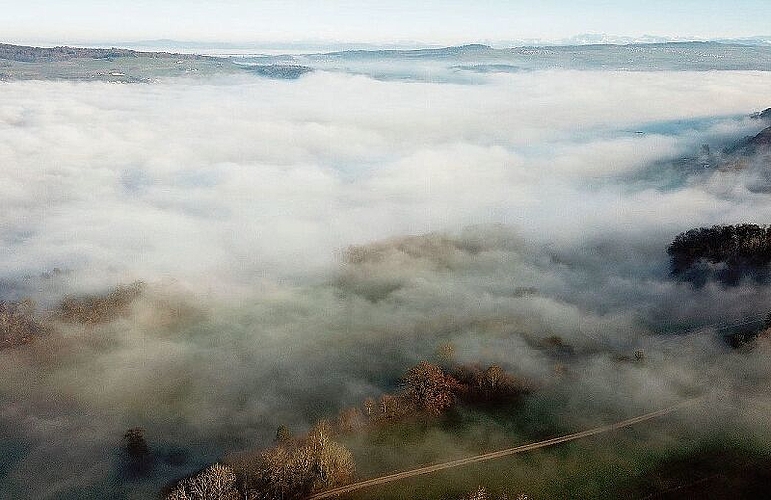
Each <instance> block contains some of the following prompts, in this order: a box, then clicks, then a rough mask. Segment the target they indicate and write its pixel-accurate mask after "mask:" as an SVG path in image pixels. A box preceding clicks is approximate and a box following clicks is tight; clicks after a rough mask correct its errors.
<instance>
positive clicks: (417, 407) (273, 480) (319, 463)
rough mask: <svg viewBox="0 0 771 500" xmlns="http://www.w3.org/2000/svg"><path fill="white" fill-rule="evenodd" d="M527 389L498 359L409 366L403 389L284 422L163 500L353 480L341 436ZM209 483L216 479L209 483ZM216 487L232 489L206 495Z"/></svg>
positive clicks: (255, 499)
mask: <svg viewBox="0 0 771 500" xmlns="http://www.w3.org/2000/svg"><path fill="white" fill-rule="evenodd" d="M528 390H529V389H528V386H527V384H525V383H524V382H522V381H520V380H518V379H517V378H515V377H513V376H512V375H510V374H508V373H507V372H506V371H504V370H503V369H502V368H501V367H499V366H497V365H493V366H490V367H488V368H485V369H482V368H480V367H476V366H467V365H459V366H456V367H454V368H450V369H447V370H445V369H443V368H442V367H440V366H439V365H436V364H433V363H429V362H427V361H423V362H421V363H418V364H417V365H415V366H413V367H412V368H410V369H409V370H407V372H406V373H405V375H404V377H403V378H402V387H401V390H400V391H399V392H398V393H396V394H384V395H382V396H381V397H380V398H379V399H378V400H377V401H376V400H375V399H373V398H368V399H366V400H365V401H364V402H363V404H362V405H361V407H352V408H347V409H345V410H343V411H342V412H340V414H339V415H338V416H337V417H336V418H335V419H334V420H332V421H331V422H328V421H322V422H320V423H318V424H316V425H315V426H314V427H313V428H312V429H311V430H310V431H309V432H308V433H307V434H305V435H303V436H300V437H298V438H295V437H292V434H291V432H290V430H289V429H288V428H287V427H284V426H281V427H279V428H278V430H277V432H276V442H275V445H274V446H272V447H270V448H268V449H266V450H262V451H254V452H244V453H240V454H238V455H235V456H233V457H230V458H229V459H228V460H226V462H227V463H228V464H229V466H228V467H225V466H219V468H217V469H212V468H209V469H206V470H204V471H203V472H201V473H200V474H198V475H196V476H193V477H191V478H188V479H185V480H183V481H182V482H180V483H179V484H178V485H177V486H176V488H175V489H174V490H172V492H171V493H170V494H169V495H168V496H167V497H166V498H165V500H210V499H212V500H213V499H219V498H223V499H227V500H234V499H243V500H299V499H302V498H304V497H307V496H309V495H310V494H312V493H314V492H318V491H323V490H326V489H329V488H333V487H336V486H340V485H342V484H346V483H348V482H350V481H351V480H352V479H353V478H354V474H355V469H356V468H355V463H354V460H353V455H352V454H351V452H350V451H349V450H348V449H347V448H345V446H343V445H342V444H340V443H338V442H336V441H334V438H335V436H337V435H340V434H345V433H352V432H357V431H366V429H367V428H368V427H370V426H379V425H387V424H390V423H396V422H399V421H402V420H404V419H407V418H415V417H421V416H422V417H428V418H431V417H437V416H440V415H441V414H443V413H444V412H446V411H447V410H448V409H450V408H452V406H453V405H454V404H456V403H457V402H461V401H462V402H466V403H469V404H479V403H499V402H506V401H511V400H512V398H516V397H518V396H520V395H521V394H523V393H525V392H527V391H528ZM132 431H134V430H129V432H128V433H127V435H126V436H127V438H126V437H124V439H127V443H128V444H130V443H133V444H131V446H129V447H130V448H134V449H135V455H136V456H137V457H141V456H143V451H144V447H143V446H142V441H139V440H137V439H136V436H134V434H132ZM130 434H131V435H130ZM128 444H127V445H124V446H128ZM213 467H215V466H213ZM223 478H231V479H232V480H231V479H227V480H225V479H223ZM207 482H214V483H215V484H212V485H207V484H205V483H207ZM210 491H216V492H220V491H225V492H226V493H217V494H219V495H225V496H206V495H210V493H208V492H210ZM480 491H481V492H482V493H480V494H486V493H484V490H480ZM202 492H204V493H202ZM227 495H229V496H227ZM473 498H474V499H477V498H478V499H479V500H483V499H484V500H487V499H488V498H490V497H487V496H479V497H473ZM524 498H525V497H522V500H524Z"/></svg>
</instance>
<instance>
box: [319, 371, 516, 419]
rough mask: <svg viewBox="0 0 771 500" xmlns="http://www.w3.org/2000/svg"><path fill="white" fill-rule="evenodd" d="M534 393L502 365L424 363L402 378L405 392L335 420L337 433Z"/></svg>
mask: <svg viewBox="0 0 771 500" xmlns="http://www.w3.org/2000/svg"><path fill="white" fill-rule="evenodd" d="M529 391H530V387H529V385H528V384H527V383H526V382H525V381H523V380H520V379H518V378H516V377H514V376H513V375H511V374H509V373H507V372H506V371H505V370H504V369H503V368H501V367H500V366H498V365H492V366H489V367H487V368H485V369H483V368H480V367H478V366H473V365H456V366H453V367H449V368H446V369H445V368H442V367H441V366H439V365H436V364H433V363H429V362H428V361H422V362H420V363H418V364H417V365H415V366H413V367H412V368H410V369H409V370H407V372H406V373H405V374H404V376H403V377H402V387H401V391H400V392H398V393H396V394H383V395H382V396H380V398H379V399H377V400H376V399H373V398H367V399H366V400H364V403H363V404H362V406H361V408H358V407H353V408H346V409H345V410H343V411H342V412H340V414H339V415H338V417H337V418H336V419H335V421H334V423H335V430H336V431H337V432H341V433H349V432H354V431H357V430H361V429H365V428H366V427H368V426H377V425H385V424H390V423H396V422H399V421H402V420H404V419H408V418H416V417H421V416H422V417H438V416H440V415H442V414H443V413H445V412H446V411H447V410H449V409H450V408H452V407H453V406H454V405H455V404H456V403H459V402H462V403H466V404H470V405H480V404H484V405H494V404H500V403H508V402H511V401H513V400H515V399H516V398H518V397H520V396H522V395H523V394H526V393H528V392H529Z"/></svg>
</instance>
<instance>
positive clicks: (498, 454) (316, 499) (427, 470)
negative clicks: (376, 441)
mask: <svg viewBox="0 0 771 500" xmlns="http://www.w3.org/2000/svg"><path fill="white" fill-rule="evenodd" d="M700 399H701V398H694V399H689V400H686V401H683V402H681V403H678V404H676V405H673V406H670V407H668V408H663V409H661V410H656V411H652V412H650V413H646V414H644V415H639V416H637V417H632V418H628V419H626V420H621V421H620V422H615V423H612V424H608V425H602V426H600V427H595V428H593V429H587V430H585V431H581V432H574V433H573V434H566V435H564V436H559V437H555V438H551V439H547V440H545V441H538V442H536V443H530V444H524V445H521V446H516V447H514V448H507V449H505V450H500V451H494V452H491V453H484V454H482V455H476V456H473V457H468V458H461V459H458V460H452V461H450V462H444V463H441V464H434V465H427V466H425V467H419V468H417V469H412V470H406V471H403V472H397V473H395V474H389V475H387V476H382V477H376V478H372V479H367V480H366V481H360V482H358V483H352V484H348V485H346V486H340V487H338V488H333V489H331V490H327V491H322V492H321V493H316V494H315V495H313V496H310V497H308V500H321V499H323V498H332V497H335V496H338V495H342V494H344V493H350V492H352V491H356V490H361V489H363V488H369V487H371V486H378V485H381V484H386V483H391V482H394V481H399V480H401V479H407V478H410V477H415V476H422V475H424V474H431V473H432V472H437V471H440V470H445V469H452V468H455V467H462V466H464V465H469V464H475V463H479V462H486V461H488V460H495V459H496V458H502V457H507V456H509V455H515V454H517V453H522V452H525V451H532V450H537V449H539V448H546V447H548V446H554V445H555V444H560V443H566V442H568V441H574V440H576V439H581V438H585V437H589V436H594V435H597V434H602V433H604V432H610V431H615V430H617V429H622V428H624V427H629V426H632V425H635V424H638V423H640V422H645V421H646V420H652V419H654V418H658V417H662V416H664V415H667V414H669V413H672V412H674V411H676V410H678V409H680V408H683V407H685V406H689V405H692V404H694V403H696V402H697V401H699V400H700Z"/></svg>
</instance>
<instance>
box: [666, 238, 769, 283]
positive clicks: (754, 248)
mask: <svg viewBox="0 0 771 500" xmlns="http://www.w3.org/2000/svg"><path fill="white" fill-rule="evenodd" d="M667 253H668V254H669V256H670V257H671V259H672V260H671V264H672V274H673V275H674V276H677V277H679V278H681V279H684V280H686V281H691V282H693V283H694V284H696V285H703V284H705V283H706V282H707V281H709V280H716V281H719V282H721V283H724V284H727V285H736V284H738V283H739V282H740V281H741V280H742V279H744V278H749V279H752V280H755V281H758V282H766V281H768V278H769V263H771V227H769V226H758V225H756V224H739V225H728V226H712V227H709V228H708V227H701V228H696V229H691V230H689V231H686V232H684V233H681V234H679V235H678V236H677V237H676V238H675V239H674V241H673V242H672V243H671V244H670V245H669V247H668V248H667Z"/></svg>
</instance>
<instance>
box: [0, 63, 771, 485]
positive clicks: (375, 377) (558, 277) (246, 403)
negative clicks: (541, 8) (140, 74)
mask: <svg viewBox="0 0 771 500" xmlns="http://www.w3.org/2000/svg"><path fill="white" fill-rule="evenodd" d="M480 78H483V81H482V83H481V84H475V85H456V84H429V83H415V82H383V81H374V80H371V79H368V78H365V77H361V76H349V75H342V74H333V73H325V72H315V73H313V74H311V75H308V76H305V77H303V78H301V79H299V80H297V81H292V82H284V81H268V80H260V79H254V78H251V77H248V78H247V77H243V78H241V77H238V78H236V77H228V78H224V77H223V78H221V79H211V80H199V81H168V82H161V83H158V84H153V85H110V84H104V83H76V84H73V83H51V82H23V83H10V84H2V86H0V165H2V167H0V168H2V170H1V172H2V182H1V183H0V249H2V254H3V256H4V258H3V260H2V262H0V282H2V286H0V293H2V294H3V298H9V299H14V298H18V297H19V296H21V295H31V296H33V297H34V298H35V299H36V300H37V301H38V302H39V303H40V307H41V308H42V309H43V310H45V309H50V308H52V307H53V305H54V304H55V303H56V301H57V300H58V299H59V298H61V297H62V296H64V295H66V294H72V293H82V292H91V291H98V290H103V289H105V288H107V287H110V286H114V285H115V284H117V283H129V282H132V281H134V280H137V279H141V280H144V281H146V282H147V283H148V288H147V291H146V293H145V294H144V295H143V297H142V298H141V299H140V300H138V301H137V302H135V303H134V305H133V309H132V311H131V313H130V314H129V315H127V316H126V317H124V318H120V319H118V320H116V321H115V322H112V323H108V324H105V325H96V326H91V327H81V326H73V325H65V324H63V325H59V333H57V334H56V335H53V336H51V337H50V338H46V339H43V340H41V341H40V342H37V343H33V344H31V345H29V346H26V347H23V348H19V349H14V350H5V351H0V357H1V358H2V363H3V366H4V375H3V377H2V378H0V421H2V422H3V423H4V424H7V425H5V428H6V429H9V430H8V431H7V432H5V433H0V439H3V440H4V442H8V443H10V444H9V447H8V448H9V449H12V450H18V453H16V454H14V453H10V454H9V458H7V459H5V460H4V461H0V466H2V468H0V471H2V470H4V471H5V476H4V479H2V480H0V493H5V494H8V495H10V496H11V497H13V496H14V495H16V496H24V495H27V496H34V497H35V498H68V497H76V496H77V495H76V492H78V491H82V489H84V488H85V489H88V490H89V491H95V492H100V493H104V492H110V494H112V495H117V496H124V497H127V498H143V497H147V496H148V495H150V494H152V492H153V491H156V489H157V488H158V486H159V485H160V484H163V483H164V482H165V481H168V480H170V479H173V478H175V477H178V476H180V475H183V474H186V473H189V472H191V471H192V470H195V468H196V467H198V466H201V465H203V464H205V463H206V462H207V461H209V460H214V459H216V458H217V457H218V456H221V455H222V454H223V453H226V452H228V451H232V450H235V449H238V448H240V447H244V446H256V445H261V444H266V443H268V442H269V441H270V439H271V437H272V435H273V432H274V431H275V428H276V426H277V425H279V424H288V425H290V426H291V427H293V428H296V429H300V428H303V427H306V426H308V425H310V424H311V423H312V422H313V421H314V420H316V419H317V418H320V417H324V416H328V415H330V414H333V413H334V412H335V411H336V410H338V409H339V408H341V407H342V406H344V405H349V404H355V403H357V402H359V401H361V400H362V399H363V398H365V397H368V396H377V395H378V394H380V393H382V392H383V391H387V390H391V389H392V388H393V384H394V382H395V380H396V379H397V377H398V376H399V375H400V373H402V372H403V370H404V369H405V368H406V367H407V366H409V365H410V364H412V363H415V362H417V361H419V360H421V359H424V358H427V357H430V356H431V355H432V353H433V352H434V351H435V350H436V348H437V347H438V346H439V345H441V344H442V343H446V342H452V343H453V344H454V345H456V346H457V350H458V353H459V354H458V355H459V357H460V358H461V360H463V361H469V362H480V363H500V364H501V365H502V366H504V367H505V368H507V369H509V370H512V371H514V372H515V373H517V374H519V375H521V376H525V377H528V378H529V379H533V380H535V381H539V382H542V383H544V384H545V383H546V382H547V381H549V380H551V379H552V378H553V377H554V373H555V365H556V364H558V363H561V362H564V360H561V359H558V356H555V354H554V353H552V352H550V351H549V349H547V348H546V347H544V346H545V344H544V343H543V341H544V339H547V338H549V337H554V336H559V337H560V338H561V339H562V341H563V342H564V343H565V344H566V345H569V346H570V348H571V349H572V350H573V351H572V352H573V353H574V356H575V357H574V360H573V361H572V362H571V363H572V364H571V366H570V367H569V369H570V370H572V371H573V372H574V373H576V374H577V375H576V377H575V378H572V379H570V380H572V382H566V383H565V385H564V387H565V389H564V392H562V393H560V394H561V396H560V397H562V398H564V404H565V405H566V406H565V408H575V409H577V408H586V407H588V408H589V410H591V409H592V408H595V409H596V408H597V407H607V408H610V409H612V410H614V411H618V412H619V413H623V412H624V411H625V410H624V409H625V408H626V409H627V410H628V409H629V408H630V407H631V408H636V407H639V408H643V407H646V405H650V404H651V402H654V403H661V404H665V403H670V402H673V401H676V400H677V399H678V398H680V397H682V396H683V394H684V393H686V392H688V391H691V392H697V391H699V390H702V391H703V390H709V391H717V392H719V393H721V391H722V393H725V392H729V391H733V390H735V389H736V387H744V389H746V392H747V395H746V396H745V395H742V396H741V397H748V398H755V399H753V401H755V400H757V401H760V402H764V401H767V400H768V397H767V395H764V394H765V393H763V392H761V390H760V388H759V386H760V385H761V384H760V383H758V384H757V385H752V384H745V385H742V384H744V382H743V381H744V380H745V377H746V376H747V375H751V376H752V377H753V380H757V381H767V380H768V379H769V375H771V374H769V373H767V372H768V370H767V369H766V368H765V364H764V363H763V359H764V358H763V357H764V356H765V351H763V350H762V349H758V350H756V351H753V352H752V353H749V354H747V353H744V354H739V353H736V352H730V350H729V349H728V348H727V347H726V346H725V344H724V343H722V341H721V340H720V332H718V331H714V330H713V331H709V332H707V334H706V335H702V334H691V335H680V336H671V335H670V336H661V335H660V332H662V331H682V330H690V329H692V328H694V327H699V326H704V325H707V326H709V325H713V324H715V323H721V322H725V321H726V320H727V319H728V320H733V319H736V318H742V317H756V316H757V315H758V313H759V312H764V308H766V307H767V304H768V300H769V299H771V296H770V295H771V294H770V292H769V289H768V288H766V287H762V286H758V285H756V284H752V283H743V284H741V285H740V286H737V287H733V288H730V289H729V288H725V287H721V286H719V285H717V284H709V285H707V286H705V287H703V288H700V289H695V288H693V287H690V286H688V285H687V284H686V283H680V282H676V281H673V280H671V279H669V276H668V261H667V256H666V253H665V250H666V245H667V243H669V241H671V239H672V238H673V237H674V236H675V235H676V234H677V233H679V232H680V231H683V230H686V229H688V228H691V227H694V226H701V225H711V224H713V223H721V222H731V223H733V222H741V221H757V222H764V221H767V220H769V218H771V202H769V200H768V199H767V197H766V194H765V193H764V192H762V191H758V190H752V189H748V188H746V187H745V186H747V185H748V183H749V181H747V180H746V179H745V176H750V177H751V178H752V179H754V180H757V176H758V175H760V174H759V173H758V172H761V171H762V169H755V170H749V171H748V170H739V171H725V170H718V171H715V172H710V173H708V174H704V175H701V176H697V177H688V176H681V177H678V178H676V179H674V178H670V177H671V176H672V175H673V174H672V170H671V168H663V167H662V168H661V169H660V170H658V169H657V167H656V165H671V162H672V161H673V160H677V159H678V158H680V157H683V156H688V155H695V154H698V148H699V146H700V145H701V144H702V143H709V144H711V145H712V146H713V149H714V148H717V149H720V148H721V147H723V146H724V145H727V144H729V143H731V142H733V141H735V140H737V139H738V138H740V137H743V136H745V135H749V134H754V133H756V132H757V131H758V130H759V129H760V127H761V124H760V123H759V122H758V121H757V120H751V119H749V118H747V115H748V114H749V113H750V112H751V111H754V110H758V109H762V108H764V107H767V106H768V102H765V101H764V99H765V98H766V95H767V93H766V90H767V88H768V85H769V84H770V83H771V75H769V74H767V73H761V72H714V73H688V72H685V73H666V72H659V73H626V72H579V71H545V72H532V73H522V74H519V73H514V74H505V75H501V74H492V75H485V76H484V77H480ZM652 166H653V167H652ZM651 169H652V170H651ZM748 172H750V173H748ZM641 179H642V180H641ZM731 186H735V187H734V188H732V187H731ZM55 268H58V269H61V270H62V272H57V273H53V274H50V272H51V270H53V269H55ZM44 273H49V274H44ZM640 349H642V350H644V351H645V352H646V363H647V364H645V365H644V366H643V367H640V366H637V365H630V364H619V363H618V362H617V360H618V359H619V357H622V356H629V355H631V354H632V353H634V352H635V351H636V350H640ZM739 356H744V357H743V358H741V362H739V361H737V360H738V357H739ZM611 387H612V388H613V391H609V388H611ZM557 392H559V391H557ZM552 395H554V394H552ZM555 397H556V396H555ZM763 404H766V403H763ZM726 407H727V408H729V409H727V410H726V411H727V412H730V408H733V407H732V406H731V405H730V404H729V405H726ZM584 413H585V414H591V413H590V412H588V411H587V412H584ZM746 420H747V421H748V422H749V423H748V425H759V424H767V423H768V422H767V421H766V420H767V417H766V416H764V415H762V414H760V413H752V414H748V415H747V416H746ZM137 425H141V426H144V427H145V428H146V429H147V430H148V437H149V439H150V441H151V444H153V445H154V446H155V447H156V449H164V450H166V451H165V452H164V453H166V454H167V455H168V456H172V455H174V454H175V453H176V452H175V449H177V448H179V449H181V450H183V451H184V453H186V454H188V458H187V459H186V460H183V461H181V462H179V461H178V462H175V461H173V460H170V461H167V462H162V463H160V464H159V465H158V467H156V469H155V472H153V475H152V476H151V477H150V479H149V480H147V481H146V482H143V483H141V484H139V485H137V484H133V483H127V482H126V480H125V478H123V477H122V476H120V474H121V473H120V470H121V469H120V467H119V464H120V457H119V456H118V454H117V452H116V451H115V450H116V443H117V442H119V440H120V436H121V435H122V432H123V431H124V430H125V429H126V428H129V427H132V426H137ZM175 456H176V455H175ZM33 471H35V472H34V473H33ZM0 477H2V476H0ZM29 477H36V478H37V479H36V480H35V481H32V482H31V483H29V484H28V483H27V480H28V478H29Z"/></svg>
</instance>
